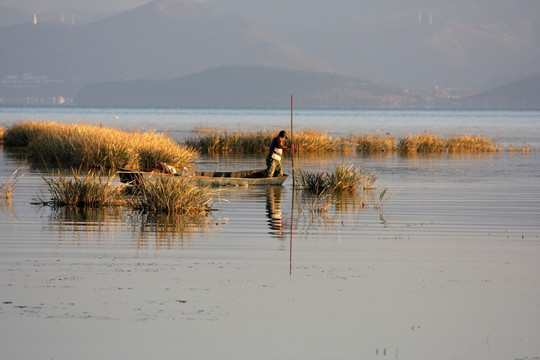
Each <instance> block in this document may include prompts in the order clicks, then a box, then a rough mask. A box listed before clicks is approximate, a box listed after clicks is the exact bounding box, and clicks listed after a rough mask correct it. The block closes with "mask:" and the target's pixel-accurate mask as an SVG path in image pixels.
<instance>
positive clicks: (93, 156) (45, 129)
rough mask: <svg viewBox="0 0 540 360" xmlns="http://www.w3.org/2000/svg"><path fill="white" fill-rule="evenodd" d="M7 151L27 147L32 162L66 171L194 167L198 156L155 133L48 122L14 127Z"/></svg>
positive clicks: (6, 142) (8, 133)
mask: <svg viewBox="0 0 540 360" xmlns="http://www.w3.org/2000/svg"><path fill="white" fill-rule="evenodd" d="M4 145H5V146H6V147H25V148H26V149H27V152H28V156H29V157H30V159H32V160H34V161H45V162H46V163H49V164H58V165H61V166H63V167H69V166H75V167H77V166H79V165H85V166H90V167H98V168H105V169H114V168H118V167H137V168H140V169H149V168H151V167H152V165H154V164H155V163H156V162H166V163H169V164H171V165H174V166H178V167H187V168H190V167H193V162H194V160H195V158H196V157H197V152H196V151H195V150H194V149H191V148H189V147H185V146H181V145H178V144H176V143H175V142H174V141H173V140H172V139H171V138H169V137H167V136H166V134H163V133H157V132H155V131H145V132H140V131H122V130H118V129H114V128H109V127H100V126H94V125H81V124H59V123H56V122H51V121H46V122H37V121H25V122H20V123H15V124H14V125H13V126H12V127H10V128H8V129H7V130H6V133H5V135H4Z"/></svg>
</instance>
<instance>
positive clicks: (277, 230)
mask: <svg viewBox="0 0 540 360" xmlns="http://www.w3.org/2000/svg"><path fill="white" fill-rule="evenodd" d="M282 196H283V187H282V186H268V188H267V190H266V217H267V218H268V220H267V221H268V227H269V228H270V231H269V234H270V235H272V236H274V237H277V238H279V239H282V240H284V239H285V231H284V230H285V224H284V222H283V216H282V213H281V203H282Z"/></svg>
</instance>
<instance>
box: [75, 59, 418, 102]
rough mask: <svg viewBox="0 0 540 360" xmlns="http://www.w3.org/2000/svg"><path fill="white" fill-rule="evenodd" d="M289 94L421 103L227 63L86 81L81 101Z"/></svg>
mask: <svg viewBox="0 0 540 360" xmlns="http://www.w3.org/2000/svg"><path fill="white" fill-rule="evenodd" d="M290 94H294V96H295V103H296V106H297V107H303V108H394V107H418V106H421V105H423V104H420V103H419V101H420V100H419V99H418V98H417V97H414V96H410V95H407V94H406V93H404V92H403V90H402V89H399V88H395V87H390V86H382V85H378V84H374V83H372V82H369V81H365V80H361V79H355V78H351V77H346V76H343V75H337V74H329V73H315V72H308V71H295V70H285V69H277V68H269V67H258V66H226V67H220V68H216V69H211V70H206V71H203V72H200V73H196V74H192V75H188V76H185V77H181V78H178V79H175V80H167V81H141V80H134V81H120V82H107V83H100V84H93V85H87V86H85V87H83V88H82V89H81V91H80V92H79V95H78V96H77V98H76V99H75V102H76V104H77V105H82V106H111V107H148V106H158V107H218V108H284V107H287V104H288V102H289V100H288V99H289V96H290Z"/></svg>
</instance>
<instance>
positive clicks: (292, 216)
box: [289, 94, 296, 276]
mask: <svg viewBox="0 0 540 360" xmlns="http://www.w3.org/2000/svg"><path fill="white" fill-rule="evenodd" d="M293 145H294V126H293V95H292V94H291V167H292V176H293V186H292V195H291V230H290V240H289V276H292V251H293V250H292V249H293V227H294V191H295V189H294V186H295V185H294V184H295V183H296V181H294V180H295V179H294V174H295V172H296V171H295V169H294V146H293Z"/></svg>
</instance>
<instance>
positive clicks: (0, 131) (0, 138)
mask: <svg viewBox="0 0 540 360" xmlns="http://www.w3.org/2000/svg"><path fill="white" fill-rule="evenodd" d="M5 133H6V128H5V127H2V126H0V145H2V144H3V143H4V135H5Z"/></svg>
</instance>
